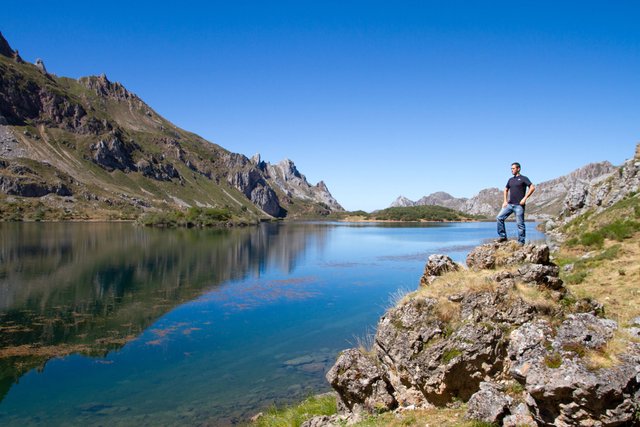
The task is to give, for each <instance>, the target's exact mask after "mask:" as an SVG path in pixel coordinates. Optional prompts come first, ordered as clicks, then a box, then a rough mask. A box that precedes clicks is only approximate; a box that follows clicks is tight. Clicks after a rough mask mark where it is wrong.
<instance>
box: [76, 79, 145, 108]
mask: <svg viewBox="0 0 640 427" xmlns="http://www.w3.org/2000/svg"><path fill="white" fill-rule="evenodd" d="M79 82H80V83H82V84H84V85H85V86H87V87H88V88H89V89H93V90H94V91H96V93H97V94H98V95H101V96H105V97H109V98H113V99H117V100H119V101H128V100H139V98H138V97H137V96H136V95H135V94H133V93H131V92H129V91H128V90H127V89H126V88H125V87H124V86H123V85H122V84H121V83H118V82H111V81H110V80H109V79H108V78H107V75H106V74H104V73H103V74H100V75H99V76H89V77H81V78H80V79H79Z"/></svg>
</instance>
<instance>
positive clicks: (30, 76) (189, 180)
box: [0, 56, 264, 220]
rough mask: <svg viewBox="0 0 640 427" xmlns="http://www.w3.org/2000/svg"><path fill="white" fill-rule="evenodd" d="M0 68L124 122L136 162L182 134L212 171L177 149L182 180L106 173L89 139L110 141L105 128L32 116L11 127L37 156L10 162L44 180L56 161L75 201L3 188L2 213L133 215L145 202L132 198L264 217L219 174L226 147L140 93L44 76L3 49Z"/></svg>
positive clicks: (93, 113)
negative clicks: (49, 122) (119, 93)
mask: <svg viewBox="0 0 640 427" xmlns="http://www.w3.org/2000/svg"><path fill="white" fill-rule="evenodd" d="M0 72H2V73H3V74H5V75H6V76H7V79H13V80H15V81H17V82H18V83H17V86H18V87H21V88H22V89H24V90H27V89H26V88H29V87H31V88H33V87H42V88H46V91H47V92H49V93H52V94H56V95H59V96H61V97H63V98H64V99H66V100H67V101H68V102H69V103H71V104H79V105H82V107H83V108H84V109H85V110H86V112H87V117H93V118H95V119H97V120H100V121H102V120H107V121H109V122H110V123H111V124H112V125H113V126H114V127H119V128H120V129H121V130H123V131H124V135H123V140H124V141H125V143H127V141H133V142H134V143H135V144H136V145H138V147H139V149H138V150H135V151H134V157H133V161H134V162H136V161H138V160H140V158H141V157H140V156H142V155H144V156H145V157H149V156H151V155H155V156H157V157H160V156H162V155H163V154H166V153H167V152H168V149H167V145H166V140H177V141H179V143H180V146H181V148H182V149H183V151H184V152H185V153H186V155H187V158H188V159H189V160H191V161H192V162H200V163H201V164H203V165H205V167H206V168H207V170H208V171H209V172H210V173H212V175H213V179H211V178H207V177H206V176H204V175H202V174H200V173H197V172H194V171H193V170H191V169H190V168H189V167H188V166H187V165H186V164H185V162H184V161H181V160H180V159H178V158H177V155H175V156H173V152H174V150H171V151H170V153H171V155H172V157H169V158H168V159H167V160H168V161H170V162H171V163H172V164H173V165H174V166H175V167H176V169H177V170H178V172H179V173H180V175H181V176H182V177H183V180H184V182H179V181H178V180H176V179H174V180H172V181H157V180H154V179H150V178H147V177H144V176H143V175H142V174H141V173H123V172H121V171H117V170H116V171H113V172H109V171H107V170H105V169H103V168H101V167H100V166H98V165H96V164H95V163H93V162H92V161H91V160H89V157H90V155H91V149H90V146H91V145H92V144H95V143H96V142H98V141H100V140H108V139H109V137H110V135H109V134H108V133H105V134H102V135H81V134H78V133H74V132H70V131H67V130H64V129H61V128H59V127H50V126H43V125H38V126H36V125H33V124H31V123H30V122H27V123H26V124H25V126H14V127H13V128H14V131H15V132H14V133H15V135H16V137H17V138H18V143H19V145H21V146H22V147H24V148H26V149H27V151H28V152H29V153H31V154H32V156H33V158H34V159H35V160H37V161H30V160H28V159H14V160H12V163H14V164H24V163H26V162H28V163H29V167H30V168H31V169H32V170H33V171H34V175H35V180H36V181H40V182H51V180H50V179H51V175H52V172H50V171H48V169H51V168H52V167H53V168H54V169H56V172H58V173H60V174H62V175H68V176H71V177H73V179H74V180H75V181H76V183H77V184H76V185H75V186H74V187H72V190H73V192H74V196H76V197H74V199H75V201H74V203H73V205H72V204H71V203H69V202H66V203H65V201H63V200H58V198H57V197H55V196H49V197H48V199H47V200H36V199H30V198H22V197H7V196H6V195H2V194H0V203H1V204H2V205H3V208H2V209H1V210H0V219H5V220H7V219H25V220H33V219H45V220H47V219H51V220H57V219H87V218H92V219H133V218H135V217H137V216H138V215H139V214H140V213H141V212H142V210H143V209H142V208H141V207H139V206H136V205H135V204H134V203H128V201H129V200H130V199H131V198H135V199H141V200H147V201H149V202H150V204H151V206H152V207H155V208H159V209H167V208H176V207H178V206H180V205H184V204H189V205H191V206H210V207H214V208H225V209H228V210H229V211H231V212H232V214H233V215H234V217H235V218H236V219H250V218H253V219H255V218H260V217H264V213H262V211H260V210H259V209H258V208H256V207H255V206H254V205H253V204H252V203H251V202H250V201H249V200H247V198H246V197H244V195H242V194H241V193H240V192H239V191H238V190H237V189H235V188H233V187H231V186H229V185H228V184H226V180H225V179H219V180H216V179H215V174H216V172H223V173H224V172H225V171H227V167H226V166H225V165H223V164H222V163H221V157H222V156H223V155H226V154H228V151H227V150H224V149H223V148H221V147H220V146H218V145H216V144H212V143H210V142H208V141H205V140H204V139H202V138H201V137H199V136H197V135H195V134H193V133H190V132H187V131H184V130H182V129H179V128H177V127H176V126H174V125H173V124H172V123H170V122H168V121H167V120H165V119H163V118H162V117H160V116H159V115H157V114H156V113H155V112H154V111H153V110H152V109H151V108H149V107H148V106H147V105H146V104H144V103H143V102H142V101H141V100H139V99H138V98H132V99H129V100H127V101H122V100H117V99H114V98H109V97H107V98H105V97H101V96H98V95H97V93H96V92H95V91H93V90H92V89H89V88H88V87H87V86H86V85H85V84H83V83H81V82H80V81H76V80H73V79H69V78H58V77H54V76H52V77H47V76H45V75H44V74H42V73H41V72H40V71H38V70H37V69H36V67H35V66H33V65H31V64H17V63H15V62H13V61H11V60H10V59H8V58H5V57H3V56H0ZM44 162H47V163H49V164H50V165H49V166H47V165H45V164H44ZM38 177H39V179H38ZM216 181H217V182H216ZM83 194H91V195H96V196H98V197H99V199H110V200H109V201H108V202H105V201H104V200H101V201H98V200H91V198H87V197H83V196H82V195H83ZM36 211H38V214H37V215H36ZM43 212H44V213H43Z"/></svg>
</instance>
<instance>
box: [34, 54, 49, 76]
mask: <svg viewBox="0 0 640 427" xmlns="http://www.w3.org/2000/svg"><path fill="white" fill-rule="evenodd" d="M35 65H36V67H38V70H40V71H42V72H43V73H45V74H48V73H47V67H45V66H44V61H43V60H42V59H40V58H38V59H36V62H35Z"/></svg>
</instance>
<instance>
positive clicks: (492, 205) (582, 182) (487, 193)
mask: <svg viewBox="0 0 640 427" xmlns="http://www.w3.org/2000/svg"><path fill="white" fill-rule="evenodd" d="M616 169H617V168H616V167H615V166H613V165H612V164H611V163H609V162H606V161H605V162H600V163H590V164H588V165H586V166H583V167H581V168H579V169H576V170H575V171H573V172H571V173H569V174H567V175H564V176H561V177H559V178H555V179H552V180H549V181H544V182H541V183H539V184H536V191H535V193H534V195H533V196H532V197H531V199H530V200H531V201H530V202H529V203H528V204H527V217H528V218H530V219H549V218H552V217H555V216H557V215H559V214H560V213H561V212H562V210H563V205H564V200H565V197H566V196H567V194H570V193H571V194H573V197H574V198H577V200H581V199H580V197H582V196H579V195H578V193H581V192H583V191H584V189H585V188H587V187H589V186H590V185H591V184H595V183H596V182H599V181H601V180H604V179H606V178H607V177H608V176H609V175H611V174H612V173H613V172H614V171H615V170H616ZM534 184H535V183H534ZM400 200H401V198H398V199H397V200H396V201H395V202H394V203H393V204H392V205H391V206H394V205H396V204H397V203H404V206H420V205H439V206H444V207H447V208H451V209H456V210H459V211H462V212H464V213H468V214H471V215H485V216H488V217H494V216H495V215H497V213H498V212H499V211H500V208H501V207H502V200H503V190H502V189H500V188H486V189H484V190H481V191H480V192H479V193H478V194H476V195H475V196H473V197H471V198H469V199H467V198H464V197H462V198H457V197H453V196H452V195H450V194H448V193H445V192H442V191H439V192H436V193H432V194H430V195H428V196H424V197H422V198H421V199H419V200H417V201H416V202H412V201H411V200H409V199H406V198H402V201H401V202H400ZM577 203H580V201H578V202H577Z"/></svg>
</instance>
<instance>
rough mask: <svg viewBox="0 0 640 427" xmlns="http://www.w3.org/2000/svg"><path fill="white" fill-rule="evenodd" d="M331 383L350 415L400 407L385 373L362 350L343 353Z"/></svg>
mask: <svg viewBox="0 0 640 427" xmlns="http://www.w3.org/2000/svg"><path fill="white" fill-rule="evenodd" d="M327 381H329V384H331V387H333V389H334V390H336V391H337V392H338V403H339V405H338V406H339V407H341V408H344V409H346V410H347V411H349V412H363V411H365V412H379V411H384V410H390V409H394V408H395V407H396V406H397V402H396V400H395V398H394V397H393V394H392V391H391V385H390V384H389V381H388V379H387V376H386V374H385V371H384V370H382V369H381V368H380V367H379V366H378V365H377V364H376V362H375V360H372V359H371V358H370V357H368V356H366V355H364V354H362V352H360V351H359V350H358V349H349V350H345V351H344V352H342V354H340V356H339V357H338V360H337V361H336V363H335V365H333V367H332V368H331V369H330V370H329V372H328V373H327Z"/></svg>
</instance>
